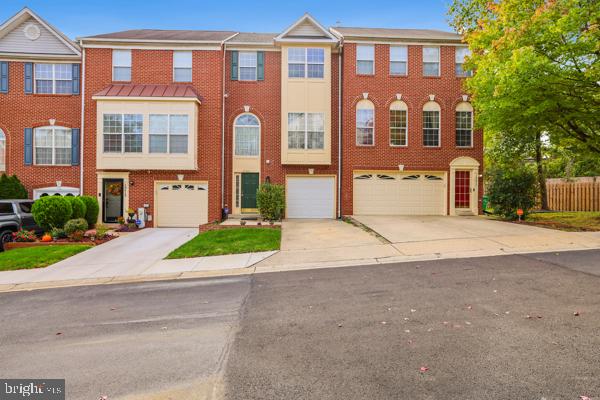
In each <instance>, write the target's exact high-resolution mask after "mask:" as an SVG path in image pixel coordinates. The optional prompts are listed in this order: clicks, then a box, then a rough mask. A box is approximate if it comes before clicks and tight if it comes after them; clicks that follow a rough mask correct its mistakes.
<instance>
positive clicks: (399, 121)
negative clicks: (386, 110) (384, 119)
mask: <svg viewBox="0 0 600 400" xmlns="http://www.w3.org/2000/svg"><path fill="white" fill-rule="evenodd" d="M390 146H394V147H396V146H408V107H407V106H406V103H405V102H403V101H400V100H398V101H395V102H393V103H392V104H391V105H390Z"/></svg>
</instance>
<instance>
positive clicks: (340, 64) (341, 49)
mask: <svg viewBox="0 0 600 400" xmlns="http://www.w3.org/2000/svg"><path fill="white" fill-rule="evenodd" d="M343 48H344V42H343V39H341V40H340V50H339V55H338V187H337V189H338V195H337V203H338V204H337V206H338V207H337V208H338V218H342V52H343Z"/></svg>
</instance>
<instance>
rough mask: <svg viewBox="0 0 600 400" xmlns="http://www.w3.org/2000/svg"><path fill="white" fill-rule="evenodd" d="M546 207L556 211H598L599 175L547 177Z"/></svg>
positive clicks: (599, 204) (599, 202) (599, 200)
mask: <svg viewBox="0 0 600 400" xmlns="http://www.w3.org/2000/svg"><path fill="white" fill-rule="evenodd" d="M546 188H547V190H548V207H549V208H550V209H551V210H557V211H600V177H592V178H574V179H572V180H565V179H548V180H547V181H546Z"/></svg>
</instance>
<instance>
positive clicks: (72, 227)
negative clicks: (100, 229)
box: [65, 218, 88, 237]
mask: <svg viewBox="0 0 600 400" xmlns="http://www.w3.org/2000/svg"><path fill="white" fill-rule="evenodd" d="M87 228H88V223H87V221H86V220H85V219H83V218H76V219H70V220H68V221H67V223H66V224H65V233H66V234H67V236H69V237H70V236H71V235H72V234H73V232H77V231H83V232H85V231H87Z"/></svg>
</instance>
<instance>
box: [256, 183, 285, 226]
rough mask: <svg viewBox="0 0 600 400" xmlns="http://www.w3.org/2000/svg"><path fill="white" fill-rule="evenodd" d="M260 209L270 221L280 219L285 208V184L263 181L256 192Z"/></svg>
mask: <svg viewBox="0 0 600 400" xmlns="http://www.w3.org/2000/svg"><path fill="white" fill-rule="evenodd" d="M256 203H257V205H258V211H259V212H260V214H261V215H262V216H263V218H264V219H266V220H268V221H277V220H280V219H281V218H282V216H283V210H284V209H285V190H284V188H283V185H273V184H270V183H263V184H262V185H260V187H259V188H258V193H257V194H256Z"/></svg>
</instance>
